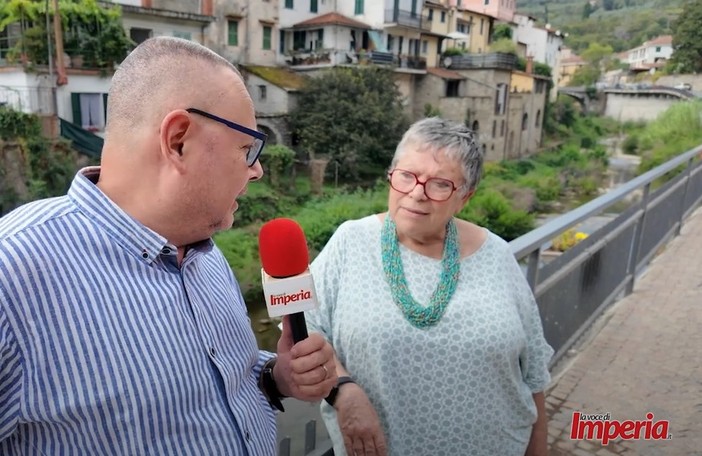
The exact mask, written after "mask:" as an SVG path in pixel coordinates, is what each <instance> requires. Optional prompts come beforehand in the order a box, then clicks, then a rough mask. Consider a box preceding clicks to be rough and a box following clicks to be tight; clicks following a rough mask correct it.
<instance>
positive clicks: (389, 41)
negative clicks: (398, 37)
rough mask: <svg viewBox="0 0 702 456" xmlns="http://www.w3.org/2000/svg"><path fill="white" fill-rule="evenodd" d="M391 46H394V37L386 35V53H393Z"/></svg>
mask: <svg viewBox="0 0 702 456" xmlns="http://www.w3.org/2000/svg"><path fill="white" fill-rule="evenodd" d="M393 46H395V37H394V36H392V35H390V34H389V33H388V52H392V51H394V49H393Z"/></svg>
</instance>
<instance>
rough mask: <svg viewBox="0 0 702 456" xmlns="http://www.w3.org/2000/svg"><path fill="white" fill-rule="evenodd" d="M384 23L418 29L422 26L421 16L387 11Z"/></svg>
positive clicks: (391, 10) (395, 10)
mask: <svg viewBox="0 0 702 456" xmlns="http://www.w3.org/2000/svg"><path fill="white" fill-rule="evenodd" d="M385 23H386V24H397V25H403V26H405V27H410V28H416V29H418V28H421V26H422V15H421V14H419V13H413V12H411V11H404V10H400V9H389V10H385Z"/></svg>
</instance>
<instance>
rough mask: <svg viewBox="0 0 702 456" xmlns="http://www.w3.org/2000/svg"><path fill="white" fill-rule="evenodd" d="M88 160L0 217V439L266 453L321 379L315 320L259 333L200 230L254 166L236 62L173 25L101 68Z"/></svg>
mask: <svg viewBox="0 0 702 456" xmlns="http://www.w3.org/2000/svg"><path fill="white" fill-rule="evenodd" d="M108 100H109V101H108V111H107V126H106V131H105V134H106V136H105V145H104V148H103V151H102V160H101V166H100V167H89V168H85V169H82V170H81V171H79V173H78V174H77V175H76V177H75V179H74V181H73V183H72V184H71V187H70V188H69V189H68V194H67V195H66V196H64V197H60V198H53V199H48V200H41V201H36V202H34V203H30V204H27V205H25V206H23V207H21V208H18V209H17V210H15V211H14V212H12V213H10V214H8V215H7V216H5V217H3V218H2V219H0V454H3V455H37V454H46V455H50V454H51V455H53V454H76V455H78V454H94V455H126V454H133V455H144V454H151V455H174V454H192V455H251V456H259V455H273V454H275V440H276V429H275V415H274V406H275V407H276V408H282V406H281V404H280V398H282V397H285V396H293V397H296V398H298V399H301V400H307V401H316V400H320V399H321V398H324V397H326V396H327V395H328V394H329V392H330V390H331V389H332V387H333V386H334V385H335V384H336V381H337V378H336V374H335V371H334V363H333V357H332V356H333V355H332V350H331V347H330V345H329V344H328V343H327V342H326V341H325V340H324V339H323V338H322V337H321V336H320V335H319V334H314V333H313V334H310V336H309V338H308V339H306V340H304V341H302V342H299V343H298V344H293V340H292V336H291V334H289V333H288V330H287V328H286V329H285V330H284V331H283V334H282V335H281V339H280V341H279V342H278V354H277V356H276V355H274V354H272V353H268V352H264V351H259V350H258V348H257V346H256V340H255V338H254V335H253V332H252V330H251V326H250V322H249V319H248V316H247V313H246V307H245V305H244V302H243V298H242V296H241V292H240V289H239V285H238V283H237V281H236V279H235V277H234V275H233V274H232V271H231V270H230V268H229V266H228V264H227V262H226V260H225V259H224V257H223V255H222V253H221V252H220V250H219V249H218V248H217V247H216V246H215V244H214V243H213V242H212V236H213V234H214V233H215V232H217V231H219V230H223V229H227V228H229V227H230V226H231V225H232V223H233V220H234V216H233V214H234V213H235V211H236V209H237V207H238V203H237V199H238V197H240V196H241V195H243V194H244V193H245V191H246V188H247V185H248V183H249V182H251V181H255V180H257V179H259V178H260V177H261V175H262V174H263V171H262V169H261V165H260V163H259V161H258V158H259V155H260V154H261V150H262V149H263V146H264V144H265V140H266V135H264V134H263V133H260V132H259V131H257V130H256V121H255V115H254V107H253V103H252V101H251V98H250V97H249V94H248V93H247V91H246V88H245V86H244V83H243V80H242V79H241V76H240V75H239V73H238V72H237V71H236V69H235V68H234V67H233V66H232V65H231V64H230V63H228V62H227V61H226V60H224V59H222V58H221V57H219V56H218V55H216V54H215V53H213V52H211V51H210V50H208V49H206V48H204V47H202V46H200V45H198V44H195V43H192V42H189V41H186V40H180V39H176V38H154V39H151V40H147V41H145V42H144V43H142V44H141V45H139V46H138V47H137V48H136V49H134V51H132V53H131V54H130V55H129V56H128V57H127V58H126V59H125V60H124V61H123V62H122V64H121V65H120V67H119V69H118V70H117V71H116V72H115V74H114V77H113V80H112V86H111V88H110V93H109V99H108Z"/></svg>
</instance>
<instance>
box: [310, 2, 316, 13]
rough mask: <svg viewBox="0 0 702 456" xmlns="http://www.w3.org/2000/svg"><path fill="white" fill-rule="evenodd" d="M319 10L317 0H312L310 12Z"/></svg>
mask: <svg viewBox="0 0 702 456" xmlns="http://www.w3.org/2000/svg"><path fill="white" fill-rule="evenodd" d="M316 12H317V0H310V13H316Z"/></svg>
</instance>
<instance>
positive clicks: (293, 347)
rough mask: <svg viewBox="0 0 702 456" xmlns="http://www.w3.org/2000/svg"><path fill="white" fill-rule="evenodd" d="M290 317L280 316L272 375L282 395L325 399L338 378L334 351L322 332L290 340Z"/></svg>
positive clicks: (302, 398) (304, 398)
mask: <svg viewBox="0 0 702 456" xmlns="http://www.w3.org/2000/svg"><path fill="white" fill-rule="evenodd" d="M289 318H290V317H289V316H285V317H283V333H282V334H281V335H280V339H279V340H278V361H277V362H276V364H275V367H274V368H273V377H274V378H275V383H276V385H277V386H278V390H279V391H280V392H281V393H282V394H284V395H285V396H289V397H294V398H295V399H300V400H302V401H308V402H314V401H319V400H322V399H324V398H325V397H327V396H328V395H329V392H330V391H331V389H332V388H333V387H334V386H336V382H337V380H338V378H337V375H336V367H335V362H334V350H333V349H332V347H331V345H330V344H329V342H327V341H326V340H325V339H324V337H322V335H321V334H317V333H312V334H310V335H309V337H308V338H307V339H304V340H301V341H300V342H298V343H296V344H295V343H294V342H293V337H292V331H291V330H290V322H289Z"/></svg>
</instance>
